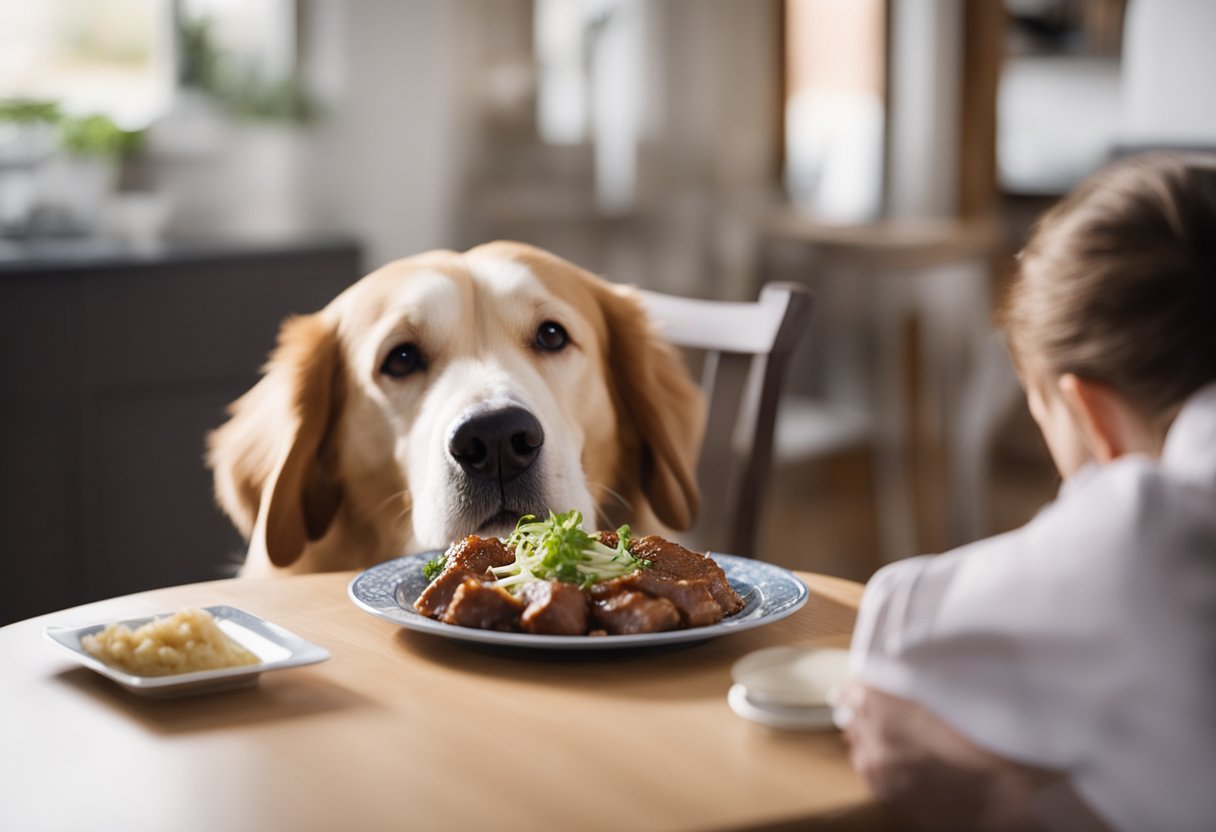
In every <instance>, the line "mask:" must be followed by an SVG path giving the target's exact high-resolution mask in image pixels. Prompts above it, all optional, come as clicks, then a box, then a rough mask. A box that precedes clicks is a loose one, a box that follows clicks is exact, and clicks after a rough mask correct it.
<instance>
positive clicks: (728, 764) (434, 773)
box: [0, 573, 872, 832]
mask: <svg viewBox="0 0 1216 832" xmlns="http://www.w3.org/2000/svg"><path fill="white" fill-rule="evenodd" d="M354 574H355V573H331V574H318V575H303V576H292V577H273V578H246V579H235V580H227V581H215V582H211V583H202V584H192V585H188V586H180V587H172V588H167V589H159V590H154V591H151V592H144V593H139V594H135V595H129V596H125V597H122V598H114V599H110V600H107V601H101V602H98V603H93V604H88V605H85V606H81V607H75V608H72V609H68V610H64V611H62V612H57V613H53V614H50V615H44V616H40V617H38V618H33V619H29V620H26V621H22V622H18V623H16V624H12V625H10V626H8V627H4V628H3V629H0V660H2V661H3V664H4V672H3V678H4V682H3V685H0V747H2V748H3V753H2V754H0V829H6V830H43V829H47V830H60V829H62V830H77V829H96V830H127V831H128V832H129V831H130V830H175V831H176V832H188V831H189V830H207V831H208V832H216V830H224V831H225V832H239V831H240V830H275V829H290V830H293V831H296V830H298V831H300V832H304V831H306V830H343V829H349V830H375V829H390V828H391V829H451V830H464V829H490V828H492V829H504V830H509V829H580V830H582V829H609V828H610V829H629V830H640V829H664V830H677V829H687V830H704V829H737V828H756V827H765V826H769V827H774V826H778V827H779V826H782V825H784V824H791V823H792V824H798V825H800V826H802V828H805V824H806V823H811V824H812V827H813V828H821V827H820V824H826V825H825V826H824V827H823V828H829V827H831V828H834V822H833V820H832V819H833V818H837V819H840V818H848V817H855V816H856V815H857V814H858V811H857V810H858V807H867V806H872V803H871V798H870V797H869V796H868V793H867V791H866V789H865V787H864V785H863V784H862V783H861V781H860V780H859V779H858V778H857V777H856V775H854V774H853V772H852V770H851V769H850V768H849V765H848V761H847V753H846V749H845V745H844V743H843V741H842V739H841V738H840V736H839V735H838V734H837V733H834V732H824V733H794V732H780V731H775V730H771V729H768V728H765V727H762V726H760V725H756V724H753V723H750V722H747V721H745V720H743V719H741V718H739V717H738V716H736V715H735V714H734V713H733V712H732V711H731V710H730V709H729V707H728V706H727V702H726V693H727V690H728V688H729V686H730V667H731V664H732V663H733V662H734V661H735V660H736V659H738V658H739V657H741V656H743V655H744V654H746V653H748V652H750V651H752V650H756V649H758V648H761V647H768V646H772V645H807V646H846V645H847V643H848V639H849V633H850V631H851V628H852V626H853V620H854V615H855V612H856V607H857V603H858V600H859V598H860V594H861V586H860V585H859V584H855V583H852V582H849V581H844V580H840V579H837V578H830V577H825V576H820V575H812V574H806V573H799V577H801V578H802V579H803V580H804V581H805V582H806V584H807V585H808V587H809V589H810V597H809V601H808V602H807V604H806V606H805V607H803V608H802V609H801V610H800V611H798V612H797V613H795V614H794V615H792V616H790V617H789V618H786V619H783V620H781V621H777V622H774V623H772V624H771V625H769V626H765V627H760V628H757V629H754V630H749V631H745V632H739V633H734V634H730V635H727V636H723V637H720V638H716V639H713V640H711V641H707V642H702V643H699V644H695V645H691V646H683V647H679V648H668V649H662V650H655V651H651V652H642V653H631V654H625V655H614V654H612V653H610V652H600V653H577V654H566V653H536V654H529V655H521V654H520V653H511V654H504V653H502V652H497V653H495V652H490V651H488V650H485V649H476V648H473V647H470V646H465V645H463V644H461V643H457V642H454V641H451V640H448V639H444V638H440V637H436V636H433V635H429V634H425V633H416V632H411V631H408V630H405V629H402V628H399V627H397V626H395V625H393V624H391V623H388V622H385V621H381V620H378V619H376V618H373V617H372V616H370V615H368V614H367V613H365V612H363V611H361V610H359V609H358V608H357V607H355V605H354V604H353V603H352V602H351V601H350V600H349V599H348V597H347V586H348V584H349V583H350V581H351V579H352V578H353V577H354ZM214 604H228V605H232V606H235V607H238V608H240V609H244V610H246V611H248V612H250V613H253V614H254V615H258V616H261V617H263V618H266V619H268V620H270V621H273V622H275V623H277V624H279V625H281V626H283V627H285V628H287V629H289V630H291V631H293V632H295V633H297V634H298V635H300V636H302V637H304V638H306V639H309V640H311V641H314V642H316V643H318V644H320V645H322V646H324V647H326V648H327V649H328V650H329V651H330V653H331V658H330V659H329V660H328V661H326V662H324V663H321V664H317V665H313V666H309V667H300V668H293V669H286V670H280V671H274V672H269V673H265V674H263V675H262V677H261V680H260V682H259V683H258V684H257V686H256V687H253V688H247V689H245V690H240V691H230V692H225V693H215V694H209V695H202V696H195V697H187V698H182V699H173V700H157V699H147V698H143V697H139V696H135V695H133V694H132V693H130V692H128V691H126V690H124V689H123V688H121V687H119V686H118V685H116V684H115V683H114V682H112V681H110V680H109V679H106V678H104V677H102V676H100V675H99V674H96V673H94V672H93V671H91V670H89V669H87V668H84V667H82V666H80V665H78V664H76V663H74V662H73V661H72V659H71V657H70V656H68V655H67V654H66V653H64V652H62V651H61V650H60V649H59V648H58V647H56V645H53V644H51V643H50V642H49V641H47V640H46V639H44V638H43V637H42V632H43V630H44V628H46V627H47V626H49V625H53V624H54V625H63V626H73V627H74V626H83V625H87V624H95V623H99V622H105V621H112V620H118V619H124V618H135V617H139V616H144V615H150V614H159V613H165V612H169V611H172V610H175V609H177V608H180V607H182V606H210V605H214ZM868 811H869V810H868V809H865V808H863V809H862V810H861V813H862V814H865V813H866V812H868ZM839 825H840V826H841V828H845V827H847V828H858V826H857V824H856V823H853V822H850V821H847V820H842V821H841V822H840V824H839Z"/></svg>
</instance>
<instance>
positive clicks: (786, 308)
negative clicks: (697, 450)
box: [641, 283, 811, 557]
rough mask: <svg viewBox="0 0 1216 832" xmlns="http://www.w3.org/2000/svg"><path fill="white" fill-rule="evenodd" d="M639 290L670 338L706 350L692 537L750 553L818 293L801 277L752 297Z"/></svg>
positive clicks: (703, 545) (772, 285)
mask: <svg viewBox="0 0 1216 832" xmlns="http://www.w3.org/2000/svg"><path fill="white" fill-rule="evenodd" d="M641 295H642V300H643V302H644V303H645V305H646V308H647V311H648V312H649V314H650V317H651V319H652V320H653V321H654V323H655V325H656V326H657V328H658V330H659V332H660V333H662V334H663V336H664V337H666V338H667V340H668V341H670V342H671V343H672V344H674V345H675V346H677V347H680V348H681V349H684V350H686V351H695V352H699V353H702V354H703V356H704V360H703V363H702V365H701V367H702V372H701V388H702V390H703V391H704V393H705V398H706V403H707V404H708V422H707V424H706V429H705V441H704V443H703V444H702V448H701V457H700V460H699V462H698V466H697V482H698V484H699V485H700V488H701V511H700V513H699V515H698V519H697V523H696V525H695V526H694V527H693V529H692V530H691V531H690V532H689V533H688V534H687V535H686V536H685V537H686V540H687V541H688V542H689V543H690V544H692V545H696V546H698V547H699V548H702V549H714V550H716V551H721V552H729V553H731V554H738V555H744V556H749V557H750V556H752V555H754V554H755V551H756V543H757V533H758V531H759V523H760V516H761V509H762V507H763V501H764V496H765V486H766V484H767V480H768V473H769V469H770V467H771V464H772V456H773V432H774V429H775V426H776V421H777V402H778V400H779V399H780V398H781V391H782V388H783V386H784V384H785V375H786V369H787V367H788V366H789V360H790V356H791V354H792V353H793V351H794V348H795V347H796V346H797V344H798V341H799V339H801V338H802V335H803V333H804V332H805V331H806V328H807V324H808V323H809V321H810V317H811V293H810V292H809V291H808V290H807V289H806V288H805V287H803V286H799V285H797V284H793V283H769V284H766V285H765V286H764V288H763V289H762V290H761V292H760V298H759V300H757V301H754V302H750V303H736V302H730V301H710V300H697V299H693V298H682V297H675V296H672V295H663V294H658V293H656V292H648V291H643V292H642V293H641Z"/></svg>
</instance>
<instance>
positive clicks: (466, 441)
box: [448, 407, 545, 482]
mask: <svg viewBox="0 0 1216 832" xmlns="http://www.w3.org/2000/svg"><path fill="white" fill-rule="evenodd" d="M543 444H545V431H544V429H543V428H541V426H540V422H538V421H536V417H535V416H533V415H532V414H531V413H529V412H528V411H527V410H524V409H523V408H522V407H505V408H503V409H502V410H492V411H490V412H488V413H481V414H478V415H477V416H473V417H472V418H470V419H466V420H465V421H464V422H462V423H461V424H460V425H458V426H457V428H456V430H454V431H452V436H451V439H449V440H448V452H449V453H451V454H452V458H453V459H455V460H456V461H457V462H459V463H460V467H461V468H463V469H464V470H465V472H466V473H467V474H468V475H469V476H471V477H476V478H477V479H481V480H501V481H502V482H507V481H508V480H510V479H513V478H515V477H517V476H519V475H520V474H522V473H523V472H524V471H526V470H527V469H528V467H529V466H530V465H531V464H532V463H533V462H535V461H536V457H538V456H539V455H540V446H541V445H543Z"/></svg>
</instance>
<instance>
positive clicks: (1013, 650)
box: [851, 384, 1216, 832]
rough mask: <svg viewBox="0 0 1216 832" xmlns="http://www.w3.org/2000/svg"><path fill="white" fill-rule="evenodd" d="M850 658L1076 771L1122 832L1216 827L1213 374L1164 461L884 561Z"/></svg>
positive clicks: (984, 743) (1029, 756)
mask: <svg viewBox="0 0 1216 832" xmlns="http://www.w3.org/2000/svg"><path fill="white" fill-rule="evenodd" d="M851 670H852V673H853V675H854V677H855V678H858V679H860V680H861V681H863V682H865V683H866V684H868V685H870V686H872V687H875V688H878V689H880V690H883V691H885V692H887V693H891V694H893V695H896V696H900V697H904V698H906V699H910V700H913V701H915V702H917V703H919V704H920V705H921V706H923V707H925V708H926V709H927V710H929V711H931V712H932V713H934V714H936V715H937V716H939V717H940V718H942V719H943V720H945V721H946V722H947V723H949V724H950V725H952V726H953V727H954V728H955V729H956V730H958V731H959V732H960V733H962V734H963V735H965V736H966V737H968V738H969V739H970V740H971V741H972V742H974V743H975V744H976V745H978V746H980V747H981V748H984V749H987V750H989V751H991V752H993V753H995V754H998V755H1000V756H1003V757H1006V758H1008V759H1011V760H1014V761H1016V762H1020V763H1024V764H1029V765H1034V766H1041V767H1046V768H1052V769H1057V770H1061V771H1064V772H1067V774H1068V776H1069V780H1070V782H1071V786H1072V788H1073V789H1074V790H1075V791H1076V792H1077V793H1078V794H1079V795H1080V796H1081V797H1082V799H1083V800H1084V801H1085V802H1086V803H1087V804H1088V806H1089V807H1090V808H1091V809H1092V810H1093V811H1094V812H1095V813H1096V814H1097V815H1099V816H1100V817H1101V818H1102V819H1103V820H1104V821H1105V822H1106V823H1108V824H1109V825H1110V826H1111V827H1113V828H1115V829H1119V830H1154V831H1155V832H1172V830H1197V831H1198V830H1212V829H1216V384H1214V385H1209V386H1207V387H1205V388H1204V389H1203V390H1201V391H1199V392H1198V393H1196V394H1195V395H1194V396H1192V397H1191V398H1190V399H1189V400H1188V401H1187V402H1186V404H1185V405H1184V407H1183V408H1182V410H1181V412H1180V413H1179V414H1178V416H1177V417H1176V418H1175V420H1174V423H1173V424H1172V425H1171V427H1170V429H1169V432H1168V434H1167V436H1166V440H1165V446H1164V449H1163V452H1162V456H1161V458H1160V459H1152V458H1149V457H1147V456H1140V455H1129V456H1124V457H1121V458H1119V459H1117V460H1115V461H1113V462H1110V463H1108V464H1105V465H1101V466H1097V465H1091V466H1089V467H1088V468H1086V469H1084V470H1082V471H1080V472H1078V473H1077V474H1076V475H1075V476H1073V477H1072V478H1071V479H1069V480H1068V482H1066V483H1065V485H1064V486H1063V487H1062V488H1061V491H1060V494H1059V496H1058V498H1057V499H1056V500H1055V501H1054V502H1053V503H1051V504H1050V505H1049V506H1047V507H1046V508H1045V509H1044V510H1043V511H1041V512H1040V513H1039V514H1038V516H1036V517H1035V518H1034V520H1032V521H1031V522H1030V523H1028V524H1027V525H1025V526H1023V527H1022V528H1019V529H1017V530H1015V531H1012V532H1009V533H1007V534H1003V535H999V536H997V537H993V538H990V539H988V540H983V541H979V542H977V543H974V544H971V545H969V546H965V547H963V548H960V549H957V550H955V551H953V552H950V553H947V554H943V555H936V556H922V557H918V558H912V559H909V560H905V561H900V562H898V563H894V564H891V565H890V566H887V567H885V568H883V569H882V570H880V571H879V572H878V574H877V575H875V576H874V578H873V579H872V580H871V581H870V583H869V585H868V586H867V588H866V591H865V595H864V597H863V599H862V602H861V608H860V611H859V615H858V620H857V626H856V629H855V631H854V637H853V645H852V655H851Z"/></svg>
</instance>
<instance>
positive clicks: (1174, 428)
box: [1161, 382, 1216, 479]
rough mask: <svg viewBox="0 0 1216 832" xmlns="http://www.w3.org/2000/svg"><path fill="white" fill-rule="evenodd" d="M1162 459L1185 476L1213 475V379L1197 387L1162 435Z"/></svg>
mask: <svg viewBox="0 0 1216 832" xmlns="http://www.w3.org/2000/svg"><path fill="white" fill-rule="evenodd" d="M1161 461H1162V464H1163V465H1164V466H1165V467H1166V468H1169V469H1170V470H1171V471H1176V472H1179V473H1182V474H1184V475H1198V476H1200V477H1202V478H1204V479H1209V478H1211V477H1212V476H1213V475H1216V382H1212V383H1210V384H1208V385H1207V386H1205V387H1201V388H1199V390H1197V391H1196V392H1195V393H1193V394H1191V397H1190V398H1188V399H1187V400H1186V402H1185V403H1184V404H1183V405H1182V410H1180V411H1179V412H1178V415H1177V416H1175V417H1174V422H1173V424H1171V425H1170V429H1169V432H1168V433H1167V434H1166V436H1165V447H1164V448H1163V449H1162V451H1161Z"/></svg>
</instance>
